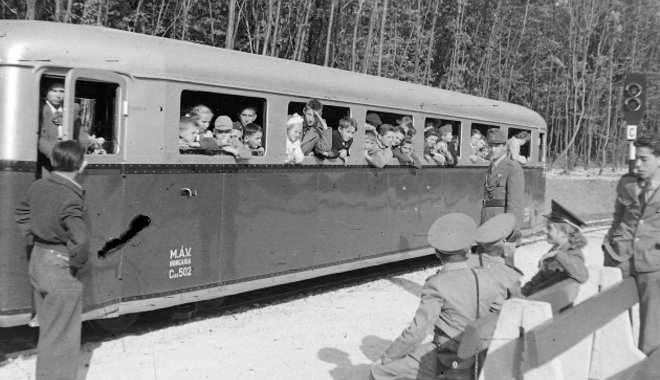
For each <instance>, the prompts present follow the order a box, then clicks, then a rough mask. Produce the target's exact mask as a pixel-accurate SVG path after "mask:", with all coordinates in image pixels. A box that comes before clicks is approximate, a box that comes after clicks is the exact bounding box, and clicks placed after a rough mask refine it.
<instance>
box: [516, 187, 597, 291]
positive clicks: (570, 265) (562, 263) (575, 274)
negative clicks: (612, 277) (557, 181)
mask: <svg viewBox="0 0 660 380" xmlns="http://www.w3.org/2000/svg"><path fill="white" fill-rule="evenodd" d="M544 216H545V217H546V218H548V226H547V228H546V235H547V239H548V243H550V244H552V249H550V252H548V253H546V254H545V255H543V257H541V260H540V261H539V271H538V272H537V273H536V274H535V275H534V277H532V279H531V280H529V282H527V283H526V284H525V285H524V286H523V287H522V294H523V295H524V296H525V297H526V296H529V295H531V294H533V293H536V292H538V291H539V290H541V289H545V288H547V287H550V286H552V285H554V284H556V283H558V282H560V281H563V280H565V279H567V278H572V279H573V280H575V281H577V282H579V283H581V284H582V283H585V282H587V280H588V279H589V271H588V270H587V267H586V266H585V264H584V255H583V254H582V248H584V247H585V246H586V245H587V239H586V238H585V237H584V235H582V233H581V232H580V228H582V227H585V226H586V224H585V223H584V222H583V221H582V220H580V219H579V218H578V217H577V216H575V215H573V214H572V213H571V212H570V211H568V210H567V209H565V208H564V207H563V206H562V205H560V204H559V203H557V202H555V201H554V200H553V201H552V210H551V212H550V214H549V215H544Z"/></svg>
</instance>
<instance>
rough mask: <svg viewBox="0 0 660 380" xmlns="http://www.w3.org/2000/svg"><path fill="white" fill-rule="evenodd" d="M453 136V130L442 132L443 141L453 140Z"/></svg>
mask: <svg viewBox="0 0 660 380" xmlns="http://www.w3.org/2000/svg"><path fill="white" fill-rule="evenodd" d="M452 137H453V135H452V134H451V132H445V133H443V134H442V141H444V142H451V139H452Z"/></svg>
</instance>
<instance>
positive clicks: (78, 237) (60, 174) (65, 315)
mask: <svg viewBox="0 0 660 380" xmlns="http://www.w3.org/2000/svg"><path fill="white" fill-rule="evenodd" d="M51 162H52V164H53V171H52V172H51V173H50V174H49V175H48V176H46V177H43V178H41V179H39V180H37V181H35V182H34V183H32V185H30V187H29V189H28V191H27V195H26V197H25V199H24V200H23V201H21V203H20V205H19V207H18V208H17V209H16V212H15V217H16V223H17V224H18V228H19V230H20V231H21V233H22V234H23V235H24V236H25V237H26V238H27V241H28V245H29V246H33V247H32V252H31V255H30V263H29V273H28V274H29V279H30V283H31V284H32V288H33V290H34V301H35V306H36V312H37V318H38V320H39V342H38V344H37V372H36V378H37V379H45V378H48V379H75V378H76V374H77V372H78V360H79V356H80V334H81V323H82V292H83V285H82V282H81V281H80V279H79V278H78V272H79V270H80V268H82V266H83V265H84V264H85V263H86V262H87V258H88V255H89V238H90V231H89V225H90V222H89V217H88V215H87V213H86V212H85V195H84V191H83V189H82V187H81V186H80V184H79V183H78V182H77V181H76V177H77V176H78V174H80V173H82V171H83V170H84V169H85V167H86V165H87V163H86V162H85V148H84V147H83V146H82V145H80V144H79V143H78V142H77V141H73V140H67V141H61V142H58V143H56V144H55V145H54V146H53V149H52V152H51Z"/></svg>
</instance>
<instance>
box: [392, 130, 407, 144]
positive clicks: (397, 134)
mask: <svg viewBox="0 0 660 380" xmlns="http://www.w3.org/2000/svg"><path fill="white" fill-rule="evenodd" d="M404 137H405V136H403V133H401V132H394V134H393V137H392V145H399V144H401V141H403V138H404Z"/></svg>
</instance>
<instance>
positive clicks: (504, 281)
mask: <svg viewBox="0 0 660 380" xmlns="http://www.w3.org/2000/svg"><path fill="white" fill-rule="evenodd" d="M515 226H516V218H515V217H514V216H513V214H500V215H496V216H494V217H493V218H491V219H489V220H488V221H487V222H486V223H484V224H482V225H481V226H480V227H479V229H478V231H477V237H476V243H477V245H479V247H480V248H481V249H480V250H479V251H480V252H482V253H481V254H480V255H479V256H478V257H479V265H480V266H481V267H482V268H484V270H485V271H486V272H487V273H488V274H490V275H491V276H492V279H493V282H494V283H495V284H497V286H498V287H499V288H500V289H502V291H503V292H504V293H505V294H506V298H510V297H512V296H520V279H521V278H522V276H523V273H522V271H520V269H518V268H516V267H514V266H513V265H508V264H506V262H505V259H504V257H505V256H509V257H511V256H513V251H511V252H507V250H511V249H513V246H512V245H511V244H506V243H507V238H509V237H510V236H511V235H512V234H513V233H514V229H515Z"/></svg>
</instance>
